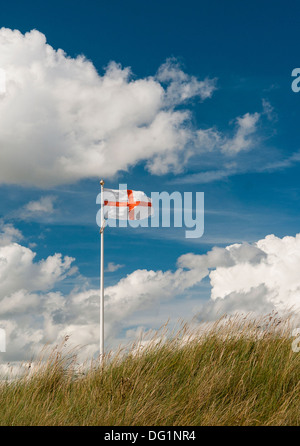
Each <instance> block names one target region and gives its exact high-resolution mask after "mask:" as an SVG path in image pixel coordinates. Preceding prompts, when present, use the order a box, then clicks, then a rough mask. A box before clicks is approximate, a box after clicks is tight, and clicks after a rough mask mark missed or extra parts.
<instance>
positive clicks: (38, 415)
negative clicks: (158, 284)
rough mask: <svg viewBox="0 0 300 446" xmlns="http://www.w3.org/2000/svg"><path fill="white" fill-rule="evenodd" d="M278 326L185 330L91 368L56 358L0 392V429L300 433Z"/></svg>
mask: <svg viewBox="0 0 300 446" xmlns="http://www.w3.org/2000/svg"><path fill="white" fill-rule="evenodd" d="M279 324H280V321H278V320H276V318H275V319H274V318H270V320H267V319H265V320H264V321H260V322H257V321H256V322H254V323H252V322H249V321H245V320H244V321H243V322H242V323H238V322H237V321H236V320H235V321H231V322H227V323H226V324H223V323H222V321H221V322H219V323H218V324H215V325H214V326H213V327H212V328H210V329H209V330H205V331H202V333H200V332H199V330H196V331H195V329H194V331H190V330H188V328H187V327H183V328H182V329H181V330H179V332H178V333H175V334H174V333H173V335H172V336H169V337H167V339H166V338H165V337H163V339H164V340H161V341H159V339H160V338H159V335H156V341H155V342H152V343H150V344H149V345H148V347H147V348H144V349H143V350H141V351H140V352H139V353H137V350H136V346H133V347H132V350H131V351H130V352H129V353H127V354H121V353H119V354H117V355H115V356H114V357H111V358H107V359H106V362H105V364H104V365H103V367H99V365H97V364H98V363H97V362H96V361H95V362H94V363H92V364H91V366H90V367H89V368H88V369H87V370H85V372H78V370H77V369H76V368H75V362H76V358H74V357H72V355H71V356H70V355H69V356H68V355H67V356H62V355H61V354H60V353H58V352H57V351H54V352H53V353H52V354H51V355H50V357H49V358H48V361H47V362H46V363H41V365H40V367H39V369H38V371H37V372H35V373H32V374H31V375H29V374H27V375H25V376H23V377H22V378H19V379H16V380H14V381H12V382H8V383H3V384H2V386H1V392H0V424H1V425H33V426H37V425H106V426H110V425H112V426H120V425H127V426H129V425H149V426H172V425H173V426H177V425H183V426H193V425H299V424H300V410H299V408H300V382H299V378H300V353H294V352H293V351H292V348H291V344H292V339H291V338H290V337H289V330H287V329H280V325H279Z"/></svg>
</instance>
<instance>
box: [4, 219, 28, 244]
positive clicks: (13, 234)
mask: <svg viewBox="0 0 300 446" xmlns="http://www.w3.org/2000/svg"><path fill="white" fill-rule="evenodd" d="M22 238H23V235H22V233H21V232H20V231H19V230H18V229H16V228H15V227H14V226H13V225H11V224H4V223H3V222H1V221H0V247H1V246H6V245H9V244H10V243H12V242H15V241H19V240H22Z"/></svg>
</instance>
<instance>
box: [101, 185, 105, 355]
mask: <svg viewBox="0 0 300 446" xmlns="http://www.w3.org/2000/svg"><path fill="white" fill-rule="evenodd" d="M100 185H101V229H100V362H101V363H102V362H103V359H104V181H103V180H101V181H100Z"/></svg>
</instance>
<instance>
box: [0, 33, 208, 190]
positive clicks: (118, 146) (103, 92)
mask: <svg viewBox="0 0 300 446" xmlns="http://www.w3.org/2000/svg"><path fill="white" fill-rule="evenodd" d="M0 66H1V67H2V68H3V69H4V70H5V72H6V93H5V94H4V95H2V96H1V99H0V114H1V130H0V144H1V164H0V178H1V182H3V183H17V184H29V185H36V186H39V187H44V188H46V187H48V186H50V185H55V184H62V183H67V182H73V181H76V180H80V179H82V178H87V177H99V176H104V177H108V176H112V175H114V174H115V173H116V172H117V171H119V170H121V169H122V170H126V169H127V168H128V167H129V166H132V165H135V164H136V163H137V162H139V161H147V160H148V161H149V164H148V168H149V170H150V171H151V172H152V173H155V174H162V173H165V172H167V171H175V172H177V171H179V170H180V169H179V168H180V167H181V164H182V159H181V155H180V154H181V153H182V152H183V149H184V148H185V147H186V145H187V143H188V142H190V139H191V137H193V135H192V134H191V132H190V130H189V121H190V114H189V112H188V111H187V110H185V109H182V108H181V109H180V110H174V107H175V106H177V105H180V104H184V103H185V102H186V101H187V100H189V99H192V98H198V99H200V100H204V99H206V98H209V97H211V95H212V93H213V91H214V90H215V80H211V79H205V80H202V81H199V80H198V79H196V78H195V77H194V76H189V75H187V74H185V73H184V72H183V71H182V70H181V69H180V67H179V65H178V64H177V63H176V62H174V61H172V60H168V61H167V62H166V63H165V64H164V65H162V67H161V68H160V69H159V71H158V74H157V75H156V76H152V77H147V78H144V79H133V78H132V76H131V71H130V68H122V67H121V66H120V65H118V64H117V63H115V62H111V63H110V64H109V65H108V67H107V68H106V71H105V73H104V75H103V76H101V75H99V74H98V73H97V71H96V69H95V67H94V66H93V64H92V63H91V62H90V61H88V60H87V59H85V58H84V57H83V56H79V57H77V58H76V59H73V58H71V57H68V56H67V55H66V54H65V53H64V52H63V50H61V49H59V50H57V51H56V50H54V49H53V48H52V47H51V46H50V45H49V44H47V43H46V38H45V36H44V35H43V34H42V33H40V32H38V31H36V30H33V31H31V32H29V33H26V34H25V35H23V34H21V33H20V32H19V31H18V30H14V31H13V30H10V29H7V28H2V29H0ZM16 123H17V124H16ZM16 125H17V129H18V131H17V132H16V131H15V129H16ZM155 157H162V159H163V163H164V167H163V168H161V169H158V167H157V163H156V162H155V161H153V163H152V162H151V160H152V159H153V158H154V159H155Z"/></svg>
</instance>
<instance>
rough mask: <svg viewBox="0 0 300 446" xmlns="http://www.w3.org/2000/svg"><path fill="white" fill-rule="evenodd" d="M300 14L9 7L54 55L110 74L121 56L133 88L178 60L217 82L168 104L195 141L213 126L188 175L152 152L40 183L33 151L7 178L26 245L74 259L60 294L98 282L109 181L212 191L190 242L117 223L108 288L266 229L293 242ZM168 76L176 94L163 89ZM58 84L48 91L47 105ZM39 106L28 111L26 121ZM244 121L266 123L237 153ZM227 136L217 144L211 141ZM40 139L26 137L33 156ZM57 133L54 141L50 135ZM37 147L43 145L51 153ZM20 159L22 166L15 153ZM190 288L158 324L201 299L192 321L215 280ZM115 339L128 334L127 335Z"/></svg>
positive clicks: (179, 5)
mask: <svg viewBox="0 0 300 446" xmlns="http://www.w3.org/2000/svg"><path fill="white" fill-rule="evenodd" d="M299 9H300V7H299V2H297V1H289V2H288V4H287V3H286V2H284V1H281V0H274V1H273V2H272V3H270V2H269V1H266V0H263V1H252V2H241V1H236V0H228V1H226V2H224V1H221V0H219V1H216V0H210V1H194V0H193V1H192V0H186V1H184V2H183V1H172V2H171V1H169V0H166V1H156V0H154V1H151V2H140V1H133V0H129V1H127V2H123V1H120V0H118V1H115V0H112V1H110V2H104V1H98V2H95V1H91V0H87V1H86V2H84V3H82V2H80V1H76V0H75V1H72V2H69V1H60V2H58V1H56V0H54V1H52V2H51V4H50V3H49V4H43V5H42V4H41V2H39V1H26V2H23V1H22V2H21V1H13V2H6V3H5V4H3V5H2V6H1V22H0V23H1V27H4V28H9V29H17V30H19V31H20V32H21V33H22V34H25V33H27V32H29V31H31V30H33V29H36V30H38V31H39V32H40V33H43V34H44V35H45V36H46V39H47V43H48V44H49V45H51V47H53V48H54V49H55V50H57V49H59V48H62V49H63V50H64V51H65V53H66V54H67V55H68V56H69V57H70V58H73V59H74V58H76V57H77V56H79V55H84V56H85V57H86V58H87V59H88V60H89V61H91V62H92V63H93V65H94V67H95V68H96V70H97V72H98V74H99V76H104V75H105V70H106V67H107V66H108V64H109V63H110V62H111V61H114V62H116V63H118V64H121V66H122V68H123V69H124V68H125V67H131V71H132V74H131V77H130V81H132V82H138V81H139V80H143V79H144V80H145V79H149V77H153V76H156V73H157V71H158V70H159V67H161V66H162V65H163V64H164V63H165V62H166V60H170V58H172V61H173V62H172V63H173V65H174V64H175V65H176V67H177V69H178V70H181V72H184V73H186V74H187V75H188V76H189V81H188V82H191V77H192V76H194V77H195V78H197V79H198V80H202V81H203V80H204V79H208V78H209V79H215V81H214V82H215V87H216V88H215V90H214V91H213V92H212V94H211V95H210V97H209V98H207V99H205V100H204V99H203V98H202V99H201V98H200V97H199V95H197V94H195V95H193V96H192V97H191V98H190V100H187V101H182V102H178V103H176V104H175V105H172V106H170V108H169V109H168V110H169V111H171V110H172V111H174V110H175V111H176V110H177V111H179V112H180V111H182V112H185V111H187V112H188V113H189V118H188V124H186V127H187V128H188V129H189V130H190V131H191V132H192V133H193V134H196V133H197V132H198V131H200V130H201V131H204V132H206V131H208V130H210V131H211V132H213V136H212V138H211V140H210V141H209V142H208V143H207V146H205V147H204V146H201V145H199V147H195V146H194V145H195V144H194V141H195V139H192V140H189V141H188V143H187V145H186V146H185V148H184V149H183V152H182V151H181V155H182V153H185V152H187V151H188V150H191V151H192V156H191V158H190V160H189V161H188V162H187V163H186V164H185V165H184V167H183V168H182V169H181V171H177V172H174V171H173V172H172V171H168V172H166V173H165V174H163V175H156V174H154V173H153V172H151V171H150V172H149V169H148V170H147V162H149V159H150V158H148V159H138V158H137V159H136V160H133V161H132V162H131V163H129V165H128V166H127V169H119V170H118V169H117V170H116V172H115V173H114V174H106V171H105V169H103V168H102V165H101V164H99V177H98V178H97V177H96V176H95V175H85V176H82V178H80V177H79V178H78V179H77V178H75V179H74V180H70V181H66V183H65V184H51V185H49V184H46V183H45V187H43V183H42V182H39V183H36V184H34V182H33V184H30V178H31V177H32V175H33V174H34V172H35V169H36V165H35V158H34V157H33V158H32V160H31V162H30V164H29V165H26V167H25V169H27V170H26V172H25V174H24V172H23V177H24V178H25V181H17V180H16V176H14V177H13V179H12V180H11V181H7V180H6V179H4V180H3V181H2V180H1V178H0V181H1V185H0V200H1V208H0V218H1V222H2V224H3V225H7V224H10V225H13V227H14V228H16V229H18V230H19V231H21V232H22V234H23V239H22V244H23V245H24V246H26V247H30V249H32V250H33V251H34V252H35V253H36V257H35V261H36V262H39V261H41V260H42V259H46V258H47V257H49V256H52V255H53V254H54V253H62V255H64V256H71V257H73V258H75V259H76V260H75V261H74V265H76V267H77V268H78V272H77V273H76V274H75V275H72V276H68V277H67V278H65V279H64V280H62V281H58V282H57V283H53V287H52V291H53V292H60V293H69V292H71V291H72V290H73V289H74V287H75V288H76V287H82V286H84V287H85V288H86V289H87V288H91V289H95V288H97V286H98V282H99V277H98V272H99V231H98V228H97V226H96V222H95V217H96V212H97V210H98V207H97V206H96V203H95V201H96V196H97V194H98V192H99V179H100V178H101V177H102V176H103V177H104V179H105V181H106V186H107V187H111V188H117V187H118V184H119V183H127V184H128V186H129V188H131V189H136V190H143V191H145V192H146V193H147V194H148V195H149V194H150V193H151V192H152V191H164V190H166V191H170V192H172V191H174V190H178V191H180V192H184V191H192V192H194V193H195V192H196V191H201V192H204V193H205V232H204V235H203V237H201V238H200V239H197V240H195V239H186V238H185V237H184V231H183V230H180V229H174V228H170V229H167V228H164V229H159V230H157V229H155V228H148V229H143V230H142V229H132V228H127V229H112V228H108V229H107V231H106V233H105V240H106V244H105V258H106V265H107V264H108V263H109V262H114V263H115V264H119V265H122V267H121V268H119V269H117V270H116V271H114V272H107V273H106V285H108V286H117V284H118V283H119V281H120V280H121V279H122V278H125V277H126V275H127V274H132V273H133V272H134V271H136V270H139V269H145V270H154V271H158V270H162V271H164V272H166V271H168V270H170V271H173V272H174V271H176V268H177V267H176V262H177V259H178V258H179V257H180V256H182V255H184V254H187V253H194V254H195V255H203V254H205V253H207V252H208V251H210V250H211V249H212V248H213V247H216V246H218V247H220V248H224V247H226V246H228V245H232V244H234V243H242V242H244V243H250V244H253V243H255V242H257V241H259V240H261V239H264V238H265V237H266V236H267V235H269V234H274V235H275V236H276V237H278V238H282V237H284V236H287V235H288V236H292V237H295V235H296V234H297V233H298V227H299V223H298V222H299V206H298V203H299V195H300V188H299V184H298V178H299V172H300V163H299V160H300V156H299V155H298V151H299V148H300V135H299V130H298V129H299V111H298V110H299V100H300V99H299V96H298V95H297V94H295V93H294V92H293V91H292V90H291V82H292V78H291V72H292V70H293V68H295V67H297V66H299V60H298V52H297V51H296V44H297V42H298V32H299V26H298V16H299V12H300V10H299ZM0 61H1V59H0ZM16 64H17V62H16ZM3 68H4V69H5V68H6V67H3ZM155 79H156V82H158V80H157V79H158V78H157V77H156V78H155ZM33 82H34V80H33ZM159 82H160V84H161V85H163V86H164V88H167V87H166V86H165V84H164V82H163V81H159ZM52 87H53V85H52V84H51V83H50V84H49V91H48V93H47V94H48V95H49V97H51V88H52ZM66 88H68V86H66ZM30 107H31V106H30V103H29V104H28V110H29V113H30ZM45 107H46V105H45ZM245 116H248V117H252V118H253V119H254V120H255V119H256V118H255V117H257V121H255V122H254V123H252V124H251V125H252V127H251V128H252V130H251V132H250V133H249V134H246V136H245V140H246V142H247V141H249V145H246V144H244V146H243V147H242V148H240V146H237V147H239V148H238V149H237V150H236V152H232V147H234V145H235V144H239V142H238V141H237V140H236V139H235V137H236V136H237V135H238V132H239V121H238V119H239V118H240V119H242V118H243V117H245ZM21 125H22V122H20V121H18V118H17V113H16V122H15V127H13V126H12V127H10V128H9V127H8V128H6V129H5V130H6V134H8V135H9V136H10V138H11V139H13V138H15V137H16V133H18V129H19V128H20V126H21ZM184 125H185V124H184ZM186 127H185V128H186ZM2 131H3V132H4V129H2ZM3 134H4V133H3ZM205 134H206V133H205ZM27 135H28V134H27ZM210 135H211V133H210ZM217 135H219V137H220V138H221V141H220V140H219V141H217V142H215V140H214V139H213V138H216V137H217ZM30 138H31V137H30V135H29V136H28V140H26V138H25V139H24V149H23V150H24V153H25V154H26V150H27V147H29V145H30V143H31V139H30ZM53 138H54V136H53ZM193 138H194V137H193ZM48 139H50V140H51V129H50V130H49V136H48ZM1 140H2V145H3V144H4V142H3V141H4V139H3V138H2V139H1ZM53 141H54V142H53V144H55V140H54V139H53ZM50 142H51V141H50ZM242 143H245V141H242ZM126 144H127V143H126V141H125V139H124V146H122V144H121V145H120V148H119V150H120V156H121V153H122V154H123V155H122V156H124V152H126V151H130V150H131V148H130V147H127V145H126ZM219 146H220V147H221V146H222V147H223V149H220V147H219ZM0 150H1V148H0ZM40 150H41V151H43V150H45V148H44V147H42V146H41V149H40ZM181 155H180V156H181ZM57 156H59V154H58V155H57ZM298 158H299V159H298ZM178 163H179V164H180V160H179V161H178ZM15 164H16V165H18V156H16V158H15ZM20 169H22V166H21V165H20ZM26 175H27V176H28V181H27V179H26ZM5 178H6V177H5ZM25 183H27V184H25ZM42 197H50V202H51V203H52V204H51V205H50V211H49V212H46V211H45V212H31V213H30V212H29V213H27V214H26V213H25V211H24V209H25V208H26V206H28V203H32V202H38V201H39V200H41V199H42ZM51 200H52V201H51ZM51 206H53V207H51ZM20 243H21V242H20ZM245 280H247V278H246V279H245ZM188 289H189V291H186V290H184V291H183V292H182V293H181V294H180V295H179V296H177V297H175V298H174V300H173V301H167V302H165V301H164V300H162V303H161V308H162V310H161V318H160V319H159V320H162V318H163V316H165V315H166V316H168V311H169V312H170V313H169V315H170V316H174V317H175V316H176V315H178V312H179V313H180V314H181V310H180V311H179V310H178V309H180V308H181V307H182V305H183V306H184V302H185V300H187V301H192V304H191V306H190V307H189V306H187V308H188V310H187V311H186V314H185V316H186V317H188V316H189V311H191V316H193V314H195V313H196V310H193V309H194V308H196V307H197V299H198V300H199V301H201V302H202V301H203V299H208V298H209V297H210V286H209V280H208V278H207V277H206V279H203V281H202V282H201V284H200V283H198V284H197V285H196V287H195V286H194V285H192V286H191V287H188ZM40 291H41V290H37V292H40ZM47 291H49V289H48V290H47ZM183 295H184V297H182V296H183ZM184 299H185V300H184ZM31 311H33V312H34V308H33V309H32V310H31ZM147 311H148V310H147V309H143V308H139V313H134V312H133V313H132V317H133V320H132V321H131V322H128V324H129V325H126V324H124V323H123V325H122V331H121V332H122V333H123V335H124V333H125V332H126V329H128V327H130V328H132V327H137V326H139V325H143V326H145V327H146V328H151V324H152V322H151V320H150V319H149V320H148V322H147V321H146V322H145V323H144V324H143V323H139V321H138V317H137V316H134V315H136V314H139V317H140V320H143V317H144V316H145V312H146V313H147ZM151 311H154V310H151ZM155 311H156V310H155ZM192 313H193V314H192ZM155 314H156V313H155ZM141 315H142V316H141ZM11 317H12V316H11ZM130 324H131V325H130ZM118 336H119V337H118ZM116 338H117V339H121V338H122V336H121V335H120V334H118V335H116Z"/></svg>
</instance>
